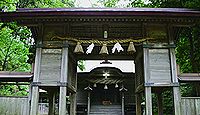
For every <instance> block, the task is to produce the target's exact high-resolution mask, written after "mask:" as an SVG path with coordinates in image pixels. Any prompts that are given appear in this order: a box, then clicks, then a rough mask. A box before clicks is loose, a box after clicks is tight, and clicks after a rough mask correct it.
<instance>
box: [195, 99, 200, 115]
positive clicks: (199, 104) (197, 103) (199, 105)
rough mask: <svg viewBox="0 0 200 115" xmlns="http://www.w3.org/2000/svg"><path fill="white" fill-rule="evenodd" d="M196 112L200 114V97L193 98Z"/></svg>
mask: <svg viewBox="0 0 200 115" xmlns="http://www.w3.org/2000/svg"><path fill="white" fill-rule="evenodd" d="M195 108H196V114H197V115H200V98H199V99H196V100H195Z"/></svg>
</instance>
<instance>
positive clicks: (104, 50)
mask: <svg viewBox="0 0 200 115" xmlns="http://www.w3.org/2000/svg"><path fill="white" fill-rule="evenodd" d="M99 54H108V49H107V46H106V44H103V46H102V48H101V51H100V52H99Z"/></svg>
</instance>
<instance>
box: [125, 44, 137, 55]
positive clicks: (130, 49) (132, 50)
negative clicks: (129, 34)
mask: <svg viewBox="0 0 200 115" xmlns="http://www.w3.org/2000/svg"><path fill="white" fill-rule="evenodd" d="M127 52H129V53H135V52H136V50H135V46H134V44H133V42H130V43H129V46H128V50H127Z"/></svg>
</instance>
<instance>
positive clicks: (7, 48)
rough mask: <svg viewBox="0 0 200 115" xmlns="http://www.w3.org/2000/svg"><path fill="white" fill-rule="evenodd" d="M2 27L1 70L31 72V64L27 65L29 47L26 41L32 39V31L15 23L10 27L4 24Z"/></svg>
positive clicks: (0, 38)
mask: <svg viewBox="0 0 200 115" xmlns="http://www.w3.org/2000/svg"><path fill="white" fill-rule="evenodd" d="M1 27H2V28H1V30H0V46H1V49H0V70H1V71H30V64H28V63H27V60H28V54H29V49H28V48H29V46H28V45H27V44H25V39H26V38H29V37H30V31H28V30H26V29H24V28H23V27H18V26H16V24H14V23H13V24H10V25H9V26H4V25H3V24H2V25H1ZM13 27H14V29H13Z"/></svg>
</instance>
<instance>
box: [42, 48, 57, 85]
mask: <svg viewBox="0 0 200 115" xmlns="http://www.w3.org/2000/svg"><path fill="white" fill-rule="evenodd" d="M60 72H61V49H43V50H42V59H41V74H40V82H46V81H53V82H58V81H59V77H60Z"/></svg>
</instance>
